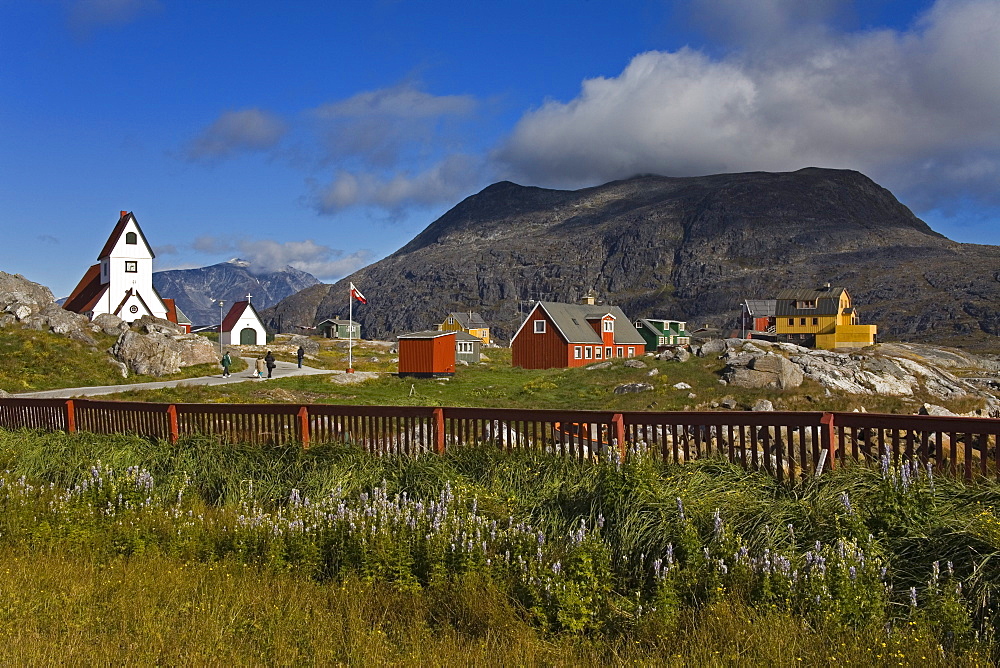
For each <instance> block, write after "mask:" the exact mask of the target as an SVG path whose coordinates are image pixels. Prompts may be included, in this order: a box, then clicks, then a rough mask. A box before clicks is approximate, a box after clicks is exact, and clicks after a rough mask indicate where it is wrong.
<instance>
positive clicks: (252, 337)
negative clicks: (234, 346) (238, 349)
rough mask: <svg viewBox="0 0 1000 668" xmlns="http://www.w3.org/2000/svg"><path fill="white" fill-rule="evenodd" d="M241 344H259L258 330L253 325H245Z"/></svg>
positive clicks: (241, 333) (241, 332)
mask: <svg viewBox="0 0 1000 668" xmlns="http://www.w3.org/2000/svg"><path fill="white" fill-rule="evenodd" d="M240 345H241V346H255V345H257V330H255V329H254V328H253V327H244V328H243V329H242V330H240Z"/></svg>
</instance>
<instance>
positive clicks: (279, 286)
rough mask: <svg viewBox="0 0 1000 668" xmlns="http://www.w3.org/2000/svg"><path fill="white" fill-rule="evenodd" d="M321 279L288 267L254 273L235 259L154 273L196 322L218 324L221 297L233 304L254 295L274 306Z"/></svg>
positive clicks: (161, 288)
mask: <svg viewBox="0 0 1000 668" xmlns="http://www.w3.org/2000/svg"><path fill="white" fill-rule="evenodd" d="M317 283H319V281H318V280H317V279H316V277H315V276H313V275H311V274H307V273H306V272H304V271H299V270H298V269H295V268H294V267H285V268H284V269H282V270H280V271H273V272H267V273H251V272H250V263H249V262H246V261H244V260H239V259H233V260H229V261H228V262H220V263H219V264H213V265H211V266H209V267H200V268H198V269H173V270H170V271H158V272H155V273H154V274H153V286H154V287H155V288H156V291H157V292H159V293H160V296H162V297H167V298H169V299H175V300H177V305H178V306H180V307H181V310H182V311H184V313H185V314H186V315H187V316H188V317H189V318H191V322H193V323H194V324H195V325H209V324H218V322H219V307H218V305H217V302H218V300H220V299H222V300H225V301H226V304H227V305H231V304H232V303H233V302H235V301H239V300H241V299H246V295H247V292H250V294H252V295H253V303H254V305H255V306H257V307H258V308H267V307H268V306H273V305H274V304H277V303H278V302H279V301H281V300H282V299H284V298H285V297H288V296H289V295H293V294H295V293H297V292H299V291H301V290H304V289H305V288H308V287H309V286H311V285H316V284H317Z"/></svg>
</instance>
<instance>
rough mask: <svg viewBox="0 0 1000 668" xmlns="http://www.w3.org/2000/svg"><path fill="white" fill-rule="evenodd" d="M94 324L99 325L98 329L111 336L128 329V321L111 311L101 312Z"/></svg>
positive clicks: (95, 318)
mask: <svg viewBox="0 0 1000 668" xmlns="http://www.w3.org/2000/svg"><path fill="white" fill-rule="evenodd" d="M93 324H94V325H96V326H97V328H98V330H100V331H102V332H104V333H105V334H108V335H109V336H119V335H120V334H121V333H122V332H124V331H125V330H126V329H128V323H126V322H125V321H124V320H122V319H121V318H119V317H118V316H116V315H112V314H111V313H101V314H100V315H98V316H95V317H94V320H93Z"/></svg>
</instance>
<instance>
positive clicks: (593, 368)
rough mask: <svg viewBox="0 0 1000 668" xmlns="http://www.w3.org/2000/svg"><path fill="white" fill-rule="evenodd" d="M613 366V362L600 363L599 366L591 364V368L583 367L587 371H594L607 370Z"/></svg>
mask: <svg viewBox="0 0 1000 668" xmlns="http://www.w3.org/2000/svg"><path fill="white" fill-rule="evenodd" d="M610 366H611V362H598V363H597V364H591V365H590V366H585V367H583V368H584V369H586V370H587V371H594V370H595V369H607V368H608V367H610Z"/></svg>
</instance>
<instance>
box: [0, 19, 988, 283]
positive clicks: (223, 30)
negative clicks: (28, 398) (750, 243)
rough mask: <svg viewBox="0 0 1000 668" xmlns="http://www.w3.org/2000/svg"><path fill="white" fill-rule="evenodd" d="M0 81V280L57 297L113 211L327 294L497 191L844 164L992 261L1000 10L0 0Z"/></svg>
mask: <svg viewBox="0 0 1000 668" xmlns="http://www.w3.org/2000/svg"><path fill="white" fill-rule="evenodd" d="M276 7H280V9H279V8H276ZM0 62H2V63H3V67H2V68H0V215H2V220H3V225H2V229H3V233H4V241H5V243H3V244H2V245H0V270H3V271H7V272H11V273H21V274H24V275H25V276H26V277H28V278H29V279H31V280H34V281H37V282H40V283H43V284H45V285H48V286H49V287H51V288H52V290H53V292H54V293H55V294H56V296H57V297H58V296H65V295H66V294H68V293H69V291H70V290H71V289H72V288H73V286H74V285H75V284H76V282H77V280H79V278H80V276H82V274H83V272H84V270H85V269H86V267H87V266H88V265H89V264H91V263H93V262H94V261H95V259H96V254H97V252H98V251H99V250H100V248H101V246H102V245H103V243H104V241H105V239H106V238H107V236H108V234H109V233H110V231H111V229H112V227H113V225H114V223H115V222H116V221H117V217H118V211H119V210H121V209H127V210H131V211H133V212H135V214H136V217H137V219H138V220H139V223H140V224H141V225H142V227H143V230H144V231H145V232H146V235H147V237H148V238H149V241H150V243H151V244H152V245H153V247H154V248H155V249H156V252H157V259H156V268H157V270H162V269H171V268H184V267H195V266H204V265H207V264H212V263H215V262H218V261H221V260H225V259H228V258H231V257H235V256H239V257H243V258H246V259H249V260H251V261H252V262H253V263H254V264H255V266H257V267H259V268H260V269H262V270H263V269H269V268H273V267H279V266H283V265H285V264H292V265H293V266H296V267H299V268H301V269H303V270H306V271H310V272H311V273H313V274H314V275H316V276H317V277H319V278H321V279H324V280H333V279H336V278H339V277H341V276H343V275H345V274H347V273H350V272H351V271H353V270H355V269H358V268H360V267H361V266H364V265H365V264H368V263H370V262H372V261H375V260H377V259H379V258H381V257H384V256H385V255H387V254H389V253H391V252H393V251H394V250H396V249H397V248H399V247H400V246H401V245H403V244H404V243H406V242H407V241H408V240H409V239H410V238H412V237H413V236H414V235H415V234H416V233H418V232H419V231H420V230H421V229H423V228H424V227H425V226H426V225H428V224H429V223H430V222H432V221H433V220H434V219H436V218H437V217H438V216H439V215H441V214H442V213H443V212H445V211H446V210H448V209H449V208H451V207H452V206H453V205H454V204H456V203H457V202H459V201H460V200H461V199H463V198H464V197H467V196H468V195H471V194H473V193H475V192H478V191H479V190H480V189H482V188H483V187H485V186H487V185H489V184H490V183H493V182H495V181H498V180H502V179H510V180H513V181H515V182H518V183H522V184H526V185H540V186H546V187H558V188H577V187H583V186H588V185H596V184H599V183H603V182H606V181H609V180H612V179H616V178H625V177H628V176H631V175H634V174H637V173H650V172H652V173H660V174H665V175H670V176H687V175H696V174H708V173H719V172H736V171H754V170H767V171H784V170H793V169H798V168H800V167H805V166H823V167H839V168H852V169H858V170H860V171H862V172H864V173H866V174H868V175H869V176H871V177H872V178H874V179H875V180H876V181H878V182H879V183H880V184H882V185H884V186H886V187H888V188H889V189H890V190H892V191H893V192H894V193H895V194H896V195H897V197H899V198H900V200H901V201H902V202H903V203H904V204H906V205H908V206H910V207H911V208H912V209H913V210H914V211H915V212H916V213H917V215H919V216H921V217H922V218H924V219H925V220H926V221H927V222H928V223H930V224H931V225H932V226H933V227H934V228H935V229H937V230H938V231H940V232H942V233H943V234H945V235H947V236H949V237H950V238H952V239H955V240H958V241H968V242H976V243H991V244H1000V227H998V226H997V221H998V220H1000V215H998V214H1000V206H998V204H1000V195H998V193H1000V187H998V186H1000V2H997V1H996V0H989V1H985V0H937V1H933V0H926V1H909V2H902V1H897V0H885V1H879V0H869V1H867V2H849V1H846V0H811V1H810V2H802V1H801V0H754V1H753V2H748V1H745V0H683V1H682V0H676V1H667V0H659V1H653V0H633V1H627V0H618V1H616V2H610V1H604V0H572V1H565V2H563V1H553V2H546V1H545V0H534V1H532V2H523V1H520V0H505V1H504V2H490V1H484V2H468V0H462V1H456V2H450V1H448V2H441V1H439V2H409V1H406V0H368V1H365V2H352V1H347V0H344V1H338V2H330V1H329V0H324V1H322V2H311V1H307V0H301V1H298V2H291V3H282V4H280V5H275V3H270V2H268V3H264V2H255V1H252V0H241V1H238V2H237V1H232V2H230V1H226V0H213V1H211V2H203V1H198V2H195V1H191V2H174V1H171V0H0Z"/></svg>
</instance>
